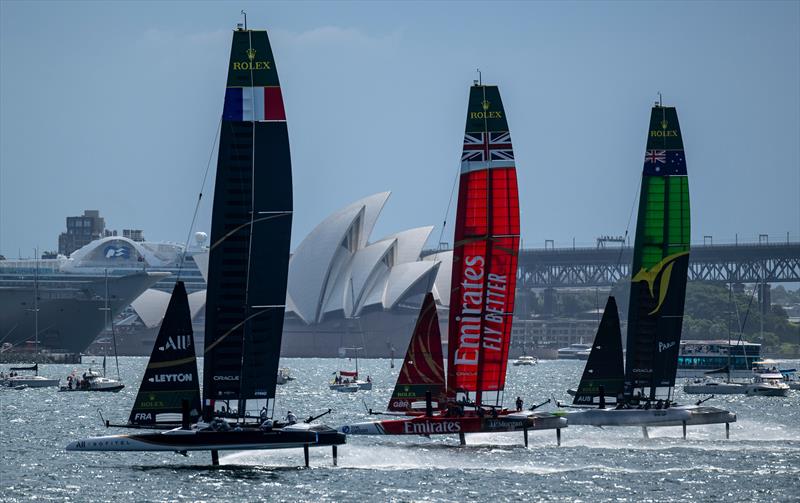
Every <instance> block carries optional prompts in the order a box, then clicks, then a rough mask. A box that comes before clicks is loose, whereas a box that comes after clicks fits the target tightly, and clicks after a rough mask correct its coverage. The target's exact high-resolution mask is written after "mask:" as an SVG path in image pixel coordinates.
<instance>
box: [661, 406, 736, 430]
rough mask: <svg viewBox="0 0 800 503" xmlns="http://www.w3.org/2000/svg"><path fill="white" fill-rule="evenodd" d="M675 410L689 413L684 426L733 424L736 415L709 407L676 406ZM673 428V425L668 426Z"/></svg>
mask: <svg viewBox="0 0 800 503" xmlns="http://www.w3.org/2000/svg"><path fill="white" fill-rule="evenodd" d="M676 409H680V410H685V411H687V412H689V414H690V416H689V419H688V420H687V421H686V424H687V425H689V426H693V425H701V424H722V423H735V422H736V414H735V413H733V412H730V411H727V410H723V409H720V408H717V407H710V406H706V405H684V406H678V407H676ZM668 426H674V425H668Z"/></svg>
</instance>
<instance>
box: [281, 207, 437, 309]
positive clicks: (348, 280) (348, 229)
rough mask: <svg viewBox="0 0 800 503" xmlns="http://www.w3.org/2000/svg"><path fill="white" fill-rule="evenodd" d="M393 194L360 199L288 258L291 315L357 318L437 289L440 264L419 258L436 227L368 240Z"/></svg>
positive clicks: (321, 226)
mask: <svg viewBox="0 0 800 503" xmlns="http://www.w3.org/2000/svg"><path fill="white" fill-rule="evenodd" d="M389 195H390V193H389V192H381V193H379V194H374V195H371V196H368V197H365V198H364V199H361V200H359V201H356V202H354V203H352V204H350V205H348V206H346V207H344V208H342V209H340V210H339V211H337V212H335V213H333V214H332V215H330V216H329V217H328V218H326V219H325V220H323V221H322V222H321V223H320V224H319V225H317V226H316V227H315V228H314V230H312V231H311V232H310V233H309V234H308V236H306V238H305V239H304V240H303V241H302V242H301V243H300V245H299V246H298V247H297V250H295V252H294V254H293V255H292V257H291V259H290V261H289V287H288V293H287V308H286V311H287V313H293V314H294V315H296V316H297V317H298V318H300V319H301V320H303V321H304V322H305V323H307V324H314V323H320V322H322V321H323V320H324V319H325V317H326V316H331V315H334V314H335V315H337V316H344V317H348V318H349V317H355V316H359V315H360V314H361V313H362V311H363V310H364V309H366V308H381V309H386V310H390V309H393V308H394V307H396V306H397V305H398V304H401V303H402V302H403V300H404V299H406V298H408V297H411V296H415V295H418V294H421V293H424V292H427V291H429V290H430V289H431V288H432V287H433V284H434V281H435V278H436V274H437V272H438V270H439V265H440V263H439V261H438V260H421V258H420V253H421V252H422V248H423V246H424V245H425V242H426V241H427V239H428V236H429V235H430V233H431V231H432V230H433V227H432V226H426V227H418V228H415V229H409V230H406V231H403V232H398V233H396V234H393V235H391V236H387V237H385V238H382V239H379V240H377V241H374V242H370V241H369V237H370V234H371V232H372V229H373V228H374V226H375V222H376V220H377V219H378V216H379V215H380V212H381V210H382V209H383V206H384V204H386V200H387V199H389ZM448 280H449V278H448Z"/></svg>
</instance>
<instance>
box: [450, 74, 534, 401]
mask: <svg viewBox="0 0 800 503" xmlns="http://www.w3.org/2000/svg"><path fill="white" fill-rule="evenodd" d="M453 241H454V249H453V272H452V285H453V288H452V289H451V293H450V318H449V326H448V332H449V333H448V341H449V344H448V370H447V378H448V379H447V382H448V390H447V396H448V398H449V399H451V400H458V399H462V398H466V399H470V400H474V401H475V402H476V404H481V403H491V404H494V405H499V404H500V402H501V393H502V391H503V389H504V386H505V376H506V366H507V364H508V350H509V343H510V338H511V324H512V320H513V312H514V293H515V285H516V273H517V254H518V251H519V198H518V193H517V175H516V168H515V162H514V151H513V148H512V145H511V134H510V132H509V130H508V123H507V120H506V114H505V110H504V109H503V103H502V100H501V99H500V91H499V89H498V88H497V86H487V85H482V84H481V83H479V82H476V83H475V85H473V86H472V87H471V88H470V95H469V105H468V109H467V121H466V126H465V132H464V148H463V153H462V156H461V177H460V181H459V191H458V209H457V211H456V226H455V236H454V240H453Z"/></svg>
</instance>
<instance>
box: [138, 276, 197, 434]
mask: <svg viewBox="0 0 800 503" xmlns="http://www.w3.org/2000/svg"><path fill="white" fill-rule="evenodd" d="M184 400H185V401H188V403H189V415H190V416H191V417H193V418H194V419H193V420H196V419H197V418H199V416H200V380H199V379H198V376H197V356H196V355H195V347H194V334H193V332H192V317H191V314H190V312H189V300H188V298H187V296H186V288H185V287H184V285H183V281H176V282H175V288H174V289H173V290H172V297H170V299H169V305H168V306H167V312H166V314H165V315H164V321H162V322H161V329H159V331H158V337H157V338H156V342H155V345H154V346H153V352H152V353H151V354H150V360H149V361H148V362H147V368H146V369H145V371H144V377H143V378H142V385H141V386H140V387H139V393H138V394H137V395H136V401H134V402H133V409H132V410H131V416H130V418H129V419H128V423H130V424H136V425H152V424H156V423H157V422H158V420H159V417H158V416H160V415H162V414H170V415H171V414H177V416H166V417H163V416H162V421H161V422H178V421H180V416H181V413H182V403H183V401H184Z"/></svg>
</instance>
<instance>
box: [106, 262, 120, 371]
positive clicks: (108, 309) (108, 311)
mask: <svg viewBox="0 0 800 503" xmlns="http://www.w3.org/2000/svg"><path fill="white" fill-rule="evenodd" d="M105 276H106V277H105V280H106V299H105V305H104V307H103V311H104V319H103V323H104V325H105V326H106V327H108V325H109V320H111V341H112V342H113V344H114V362H115V363H116V364H117V380H120V379H121V377H120V373H119V356H117V334H116V332H115V331H114V317H113V316H111V307H110V306H109V304H108V269H105ZM105 375H106V360H105V356H103V376H104V377H105Z"/></svg>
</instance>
